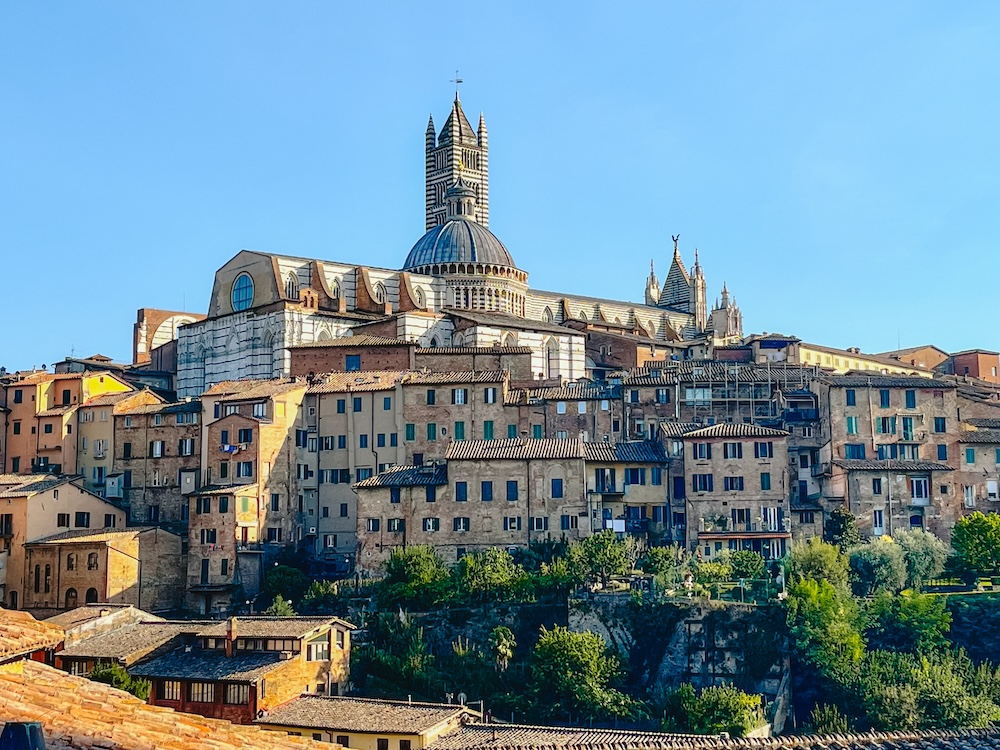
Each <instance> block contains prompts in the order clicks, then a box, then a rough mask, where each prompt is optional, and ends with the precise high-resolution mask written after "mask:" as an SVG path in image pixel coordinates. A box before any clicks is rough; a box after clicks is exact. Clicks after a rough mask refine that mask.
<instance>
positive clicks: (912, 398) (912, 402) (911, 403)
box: [906, 391, 917, 409]
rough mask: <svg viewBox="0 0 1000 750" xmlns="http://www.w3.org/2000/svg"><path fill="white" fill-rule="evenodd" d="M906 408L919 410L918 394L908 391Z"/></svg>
mask: <svg viewBox="0 0 1000 750" xmlns="http://www.w3.org/2000/svg"><path fill="white" fill-rule="evenodd" d="M906 408H907V409H916V408H917V392H916V391H907V392H906Z"/></svg>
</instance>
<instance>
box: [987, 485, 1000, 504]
mask: <svg viewBox="0 0 1000 750" xmlns="http://www.w3.org/2000/svg"><path fill="white" fill-rule="evenodd" d="M986 498H987V499H988V500H992V501H993V502H996V500H997V480H996V479H987V480H986Z"/></svg>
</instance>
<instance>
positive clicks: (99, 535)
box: [25, 526, 155, 545]
mask: <svg viewBox="0 0 1000 750" xmlns="http://www.w3.org/2000/svg"><path fill="white" fill-rule="evenodd" d="M154 530H155V527H154V526H129V527H128V528H125V529H74V530H72V531H63V532H60V533H58V534H53V535H52V536H47V537H43V538H41V539H36V540H35V541H33V542H26V543H25V544H29V545H35V544H85V543H97V542H110V541H114V540H115V539H124V538H126V537H133V536H137V535H139V534H141V533H143V532H145V531H154Z"/></svg>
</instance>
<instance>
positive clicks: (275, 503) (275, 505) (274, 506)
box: [271, 492, 281, 513]
mask: <svg viewBox="0 0 1000 750" xmlns="http://www.w3.org/2000/svg"><path fill="white" fill-rule="evenodd" d="M271 510H272V511H273V512H275V513H277V512H278V511H279V510H281V494H280V493H277V492H272V493H271Z"/></svg>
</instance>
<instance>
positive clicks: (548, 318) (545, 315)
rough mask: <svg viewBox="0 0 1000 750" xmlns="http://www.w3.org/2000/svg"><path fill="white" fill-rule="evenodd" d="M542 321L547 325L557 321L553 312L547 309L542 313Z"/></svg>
mask: <svg viewBox="0 0 1000 750" xmlns="http://www.w3.org/2000/svg"><path fill="white" fill-rule="evenodd" d="M542 320H544V321H545V322H546V323H552V322H553V321H554V320H555V317H554V316H553V315H552V311H551V310H550V309H549V308H547V307H546V308H545V309H544V310H543V311H542Z"/></svg>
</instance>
